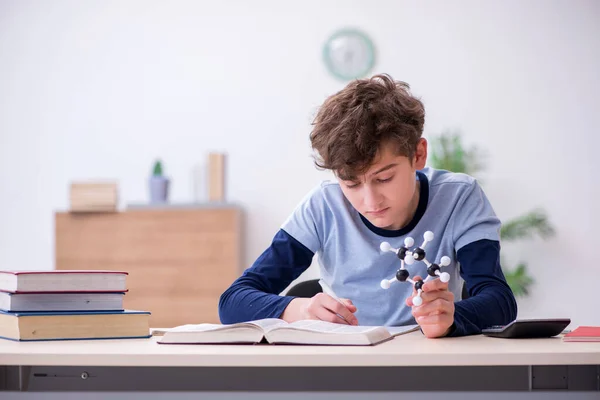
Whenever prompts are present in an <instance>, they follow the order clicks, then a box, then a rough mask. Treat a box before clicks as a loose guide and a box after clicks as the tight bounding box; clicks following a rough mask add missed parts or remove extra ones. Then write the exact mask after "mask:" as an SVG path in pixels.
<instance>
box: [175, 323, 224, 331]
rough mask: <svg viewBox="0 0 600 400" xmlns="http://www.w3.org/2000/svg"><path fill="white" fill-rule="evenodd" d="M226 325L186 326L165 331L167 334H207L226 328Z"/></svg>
mask: <svg viewBox="0 0 600 400" xmlns="http://www.w3.org/2000/svg"><path fill="white" fill-rule="evenodd" d="M226 327H227V326H226V325H220V324H187V325H180V326H176V327H175V328H171V329H167V330H166V331H167V332H208V331H216V330H219V329H223V328H226Z"/></svg>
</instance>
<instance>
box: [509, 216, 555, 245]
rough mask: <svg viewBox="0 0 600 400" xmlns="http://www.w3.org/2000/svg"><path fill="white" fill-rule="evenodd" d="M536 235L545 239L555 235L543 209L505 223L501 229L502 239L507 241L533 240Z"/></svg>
mask: <svg viewBox="0 0 600 400" xmlns="http://www.w3.org/2000/svg"><path fill="white" fill-rule="evenodd" d="M536 234H537V235H539V236H540V237H541V238H544V239H546V238H549V237H551V236H553V235H554V228H553V227H552V226H551V225H550V222H549V221H548V217H547V215H546V212H545V211H544V210H541V209H537V210H533V211H530V212H528V213H527V214H523V215H521V216H519V217H517V218H514V219H512V220H509V221H507V222H504V223H503V224H502V227H501V228H500V238H501V239H502V240H505V241H511V240H516V239H524V238H532V237H533V236H535V235H536Z"/></svg>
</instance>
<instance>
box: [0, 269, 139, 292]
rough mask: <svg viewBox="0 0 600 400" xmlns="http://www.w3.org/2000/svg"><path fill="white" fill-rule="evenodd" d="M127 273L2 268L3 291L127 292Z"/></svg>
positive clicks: (1, 282) (0, 275) (0, 284)
mask: <svg viewBox="0 0 600 400" xmlns="http://www.w3.org/2000/svg"><path fill="white" fill-rule="evenodd" d="M127 275H128V273H127V272H123V271H103V270H51V271H0V291H4V292H11V293H19V292H21V293H24V292H126V291H127V287H126V280H127Z"/></svg>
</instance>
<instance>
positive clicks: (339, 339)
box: [154, 318, 419, 346]
mask: <svg viewBox="0 0 600 400" xmlns="http://www.w3.org/2000/svg"><path fill="white" fill-rule="evenodd" d="M418 328H419V327H418V325H407V326H397V327H384V326H352V325H343V324H334V323H331V322H325V321H314V320H305V321H296V322H293V323H287V322H285V321H283V320H281V319H276V318H271V319H261V320H257V321H250V322H242V323H238V324H228V325H219V324H199V325H182V326H178V327H175V328H172V329H167V330H166V331H164V335H163V337H162V338H161V339H160V340H159V341H158V343H161V344H216V343H260V342H267V343H280V344H283V343H287V344H319V345H354V346H365V345H373V344H377V343H381V342H384V341H386V340H389V339H391V338H393V337H394V336H398V335H401V334H403V333H408V332H412V331H414V330H417V329H418ZM154 333H155V334H157V332H154Z"/></svg>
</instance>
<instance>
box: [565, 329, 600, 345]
mask: <svg viewBox="0 0 600 400" xmlns="http://www.w3.org/2000/svg"><path fill="white" fill-rule="evenodd" d="M563 341H565V342H600V326H579V327H577V328H576V329H574V330H572V331H571V332H569V333H567V334H565V335H564V336H563Z"/></svg>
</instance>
